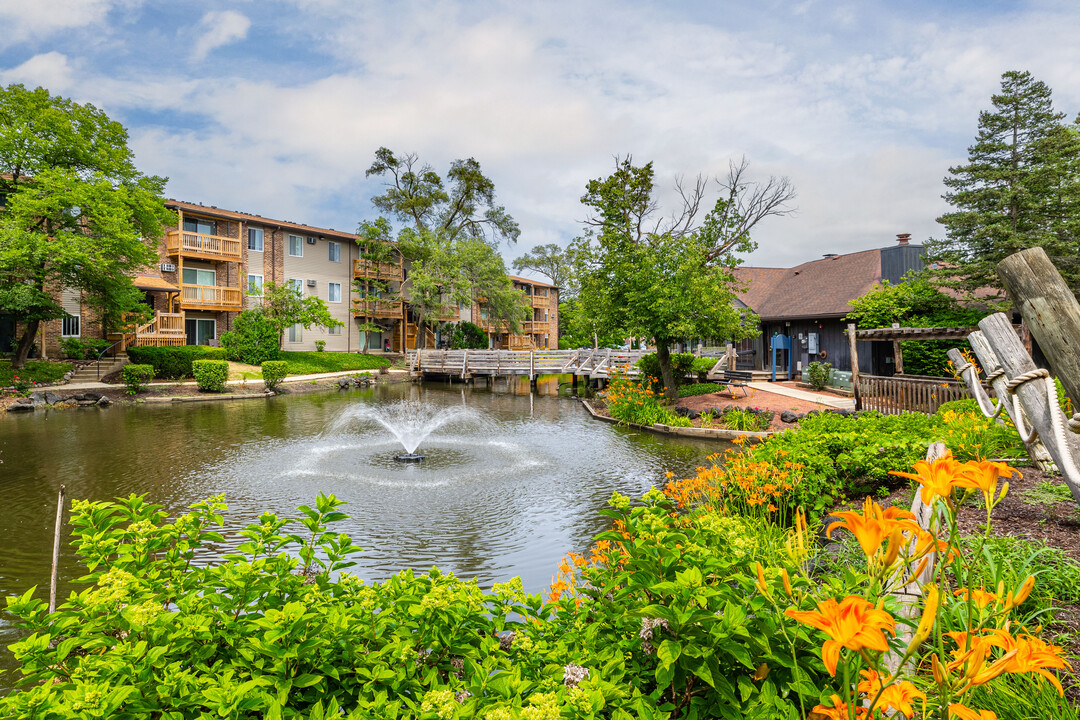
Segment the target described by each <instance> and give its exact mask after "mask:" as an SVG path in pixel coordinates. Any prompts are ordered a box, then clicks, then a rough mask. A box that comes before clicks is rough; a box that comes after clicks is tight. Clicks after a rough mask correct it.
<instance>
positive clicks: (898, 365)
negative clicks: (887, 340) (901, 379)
mask: <svg viewBox="0 0 1080 720" xmlns="http://www.w3.org/2000/svg"><path fill="white" fill-rule="evenodd" d="M892 326H893V328H899V327H900V323H893V324H892ZM892 356H893V372H894V373H896V374H897V375H903V374H904V351H903V350H901V349H900V341H899V340H897V339H895V338H894V339H893V341H892Z"/></svg>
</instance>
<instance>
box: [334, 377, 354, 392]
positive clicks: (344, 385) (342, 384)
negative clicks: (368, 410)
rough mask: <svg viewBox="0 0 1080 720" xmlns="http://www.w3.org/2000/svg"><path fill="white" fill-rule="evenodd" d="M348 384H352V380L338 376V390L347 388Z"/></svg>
mask: <svg viewBox="0 0 1080 720" xmlns="http://www.w3.org/2000/svg"><path fill="white" fill-rule="evenodd" d="M350 385H352V380H350V379H349V378H338V381H337V386H338V390H348V389H349V386H350Z"/></svg>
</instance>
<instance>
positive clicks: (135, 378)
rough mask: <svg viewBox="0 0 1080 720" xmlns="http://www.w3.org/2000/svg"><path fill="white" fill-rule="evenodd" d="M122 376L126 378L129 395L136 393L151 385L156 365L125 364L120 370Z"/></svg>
mask: <svg viewBox="0 0 1080 720" xmlns="http://www.w3.org/2000/svg"><path fill="white" fill-rule="evenodd" d="M120 377H121V378H123V380H124V387H126V388H127V393H128V395H134V394H135V393H138V392H142V391H143V390H145V389H146V388H147V387H149V385H150V381H151V380H153V379H154V366H153V365H125V366H124V368H123V370H121V371H120Z"/></svg>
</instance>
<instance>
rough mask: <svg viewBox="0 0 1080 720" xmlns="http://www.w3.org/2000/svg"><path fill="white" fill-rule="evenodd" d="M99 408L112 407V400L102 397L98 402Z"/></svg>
mask: <svg viewBox="0 0 1080 720" xmlns="http://www.w3.org/2000/svg"><path fill="white" fill-rule="evenodd" d="M97 404H98V407H109V406H110V405H112V400H110V399H109V398H107V397H105V396H104V395H102V396H101V397H100V398H98V401H97Z"/></svg>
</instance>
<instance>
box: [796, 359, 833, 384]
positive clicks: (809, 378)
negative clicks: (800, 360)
mask: <svg viewBox="0 0 1080 720" xmlns="http://www.w3.org/2000/svg"><path fill="white" fill-rule="evenodd" d="M831 373H832V365H831V364H830V363H827V362H818V361H816V360H815V361H814V362H812V363H810V364H809V365H807V366H806V369H805V370H803V380H805V381H806V382H807V383H809V384H810V387H812V388H814V389H815V390H824V389H825V386H826V385H828V384H829V375H830V374H831Z"/></svg>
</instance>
